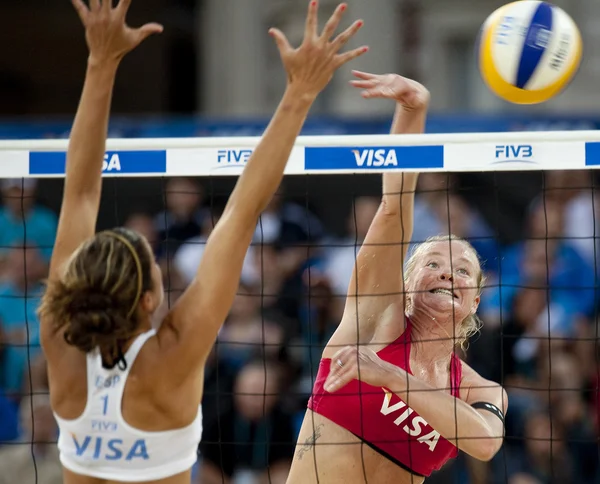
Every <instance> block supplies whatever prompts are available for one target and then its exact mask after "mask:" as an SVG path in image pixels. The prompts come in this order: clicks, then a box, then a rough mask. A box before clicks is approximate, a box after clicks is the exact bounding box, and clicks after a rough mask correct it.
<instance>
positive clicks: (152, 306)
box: [140, 291, 157, 313]
mask: <svg viewBox="0 0 600 484" xmlns="http://www.w3.org/2000/svg"><path fill="white" fill-rule="evenodd" d="M154 299H155V298H154V296H153V294H152V292H151V291H146V292H145V293H144V294H142V297H141V298H140V306H141V307H142V309H143V310H144V312H145V313H153V312H154V311H155V310H156V306H157V304H156V301H155V300H154Z"/></svg>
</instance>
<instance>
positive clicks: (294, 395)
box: [0, 171, 600, 484]
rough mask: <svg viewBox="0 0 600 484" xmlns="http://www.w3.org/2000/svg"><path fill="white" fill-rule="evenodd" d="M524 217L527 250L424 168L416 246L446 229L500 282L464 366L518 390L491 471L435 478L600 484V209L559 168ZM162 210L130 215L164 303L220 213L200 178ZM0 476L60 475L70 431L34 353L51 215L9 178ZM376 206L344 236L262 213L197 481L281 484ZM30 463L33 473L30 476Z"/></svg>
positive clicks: (288, 207)
mask: <svg viewBox="0 0 600 484" xmlns="http://www.w3.org/2000/svg"><path fill="white" fill-rule="evenodd" d="M544 178H545V187H544V190H543V192H541V193H540V195H539V197H538V198H537V199H535V200H534V201H533V202H532V203H531V205H530V206H529V207H528V210H527V213H526V216H525V227H523V233H524V234H526V236H525V237H524V238H523V240H521V241H518V242H517V243H510V244H504V245H503V244H501V243H500V242H499V238H498V237H497V234H496V230H495V229H494V221H493V220H486V219H485V218H484V217H483V216H482V214H481V213H479V211H478V210H477V207H475V206H472V205H471V204H469V203H468V202H467V200H466V199H465V197H464V196H463V194H461V191H460V190H458V189H457V188H456V187H457V186H458V183H457V180H456V179H455V178H454V176H453V175H449V174H424V175H421V177H420V181H419V187H418V192H417V195H416V201H415V231H414V236H413V243H417V242H419V241H422V240H425V239H426V238H427V237H429V236H432V235H437V234H448V233H449V232H451V233H453V234H455V235H458V236H461V237H464V238H466V239H468V240H469V241H470V242H471V243H472V244H473V245H474V247H475V248H476V249H477V251H478V252H479V255H480V257H481V260H482V265H483V268H484V270H485V273H486V276H487V281H488V282H487V288H486V289H485V291H484V293H483V295H482V303H481V305H480V317H481V319H482V320H483V322H484V326H483V328H482V330H481V333H480V334H479V335H477V336H476V337H474V338H473V339H472V341H471V342H470V347H469V349H468V351H467V352H466V354H461V356H462V357H463V358H464V359H465V360H466V361H467V362H468V363H469V364H470V365H472V366H473V367H474V368H475V369H476V370H477V371H478V372H480V373H481V374H482V375H483V376H484V377H486V378H490V379H492V380H495V381H498V382H501V383H502V384H503V385H504V386H505V388H506V389H507V392H508V395H509V411H508V414H507V416H506V439H505V444H504V446H503V448H502V450H501V451H500V452H499V454H498V455H497V456H496V457H495V458H494V459H493V460H492V461H491V462H489V463H481V462H476V461H474V460H472V459H470V458H468V457H467V456H465V455H461V456H460V457H459V458H458V459H457V460H455V461H453V462H451V463H449V464H448V465H447V466H446V467H445V468H444V469H442V470H441V471H440V472H439V473H437V474H435V475H434V476H432V478H431V479H429V480H428V481H427V482H431V483H446V482H448V483H450V482H452V483H465V484H496V483H506V482H508V483H510V484H551V483H552V484H553V483H559V482H560V483H569V482H581V483H594V482H600V468H599V465H600V464H599V462H600V460H599V457H598V436H599V430H600V429H599V422H598V417H599V416H600V401H599V400H598V396H599V392H598V385H599V384H600V382H598V379H599V376H600V361H599V360H598V358H597V355H598V354H599V353H598V326H597V320H596V316H595V314H596V306H597V302H598V301H599V298H598V296H597V295H596V291H595V288H596V287H597V286H598V284H597V282H596V278H597V275H598V274H599V271H600V264H597V263H596V252H597V248H599V249H600V246H598V243H597V240H598V239H597V238H596V237H595V224H596V220H600V217H599V216H598V215H597V214H598V213H600V203H597V200H596V198H597V197H596V198H595V195H596V194H595V192H594V190H593V189H592V187H593V182H592V174H591V173H590V172H587V171H572V172H571V171H569V172H561V171H553V172H547V173H546V174H545V177H544ZM165 190H166V196H165V206H164V210H163V211H162V212H161V213H158V214H156V213H143V212H135V213H133V214H131V215H130V216H129V218H128V219H127V222H126V225H127V226H128V227H130V228H132V229H135V230H137V231H139V232H141V233H142V234H144V235H145V236H146V237H147V238H148V240H149V241H150V242H151V245H152V247H153V249H154V251H155V252H156V256H157V258H158V260H159V261H160V263H161V265H162V267H163V275H164V279H165V280H164V284H165V288H166V289H167V297H166V298H165V303H164V307H163V308H161V310H160V311H159V314H157V315H156V318H157V324H158V322H159V321H160V319H161V315H164V313H165V311H166V310H167V308H168V307H169V305H172V304H174V303H175V302H176V301H177V298H178V297H179V295H180V294H181V293H182V292H183V291H184V290H185V287H186V285H187V284H188V283H189V282H190V281H191V280H192V278H193V277H194V275H195V271H196V268H197V267H198V263H199V261H200V260H201V258H202V255H203V250H204V246H205V243H206V240H207V238H208V236H209V235H210V233H211V230H212V229H213V227H214V225H215V223H216V222H217V221H218V219H219V215H220V213H221V211H222V207H219V206H218V204H214V203H211V202H212V201H211V200H210V198H211V197H210V193H207V191H206V190H205V189H203V186H202V185H201V184H200V182H199V180H196V179H183V178H181V179H180V178H171V179H169V180H168V181H167V182H166V187H165ZM1 195H2V201H3V204H2V207H1V208H0V228H1V229H0V247H1V248H2V249H1V252H0V468H1V469H2V472H1V473H0V484H3V483H5V482H6V483H8V482H10V483H15V482H23V483H25V482H35V480H34V479H35V478H36V476H37V482H38V483H40V484H54V483H60V482H62V480H61V472H60V465H59V462H58V456H57V451H56V446H55V442H56V438H57V427H56V424H55V422H54V419H53V416H52V412H51V410H50V407H49V399H48V383H47V378H46V369H45V362H44V359H43V355H42V353H41V350H40V346H39V323H38V320H37V318H36V314H35V311H36V307H37V305H38V303H39V299H40V294H41V292H42V288H43V286H42V281H43V278H44V277H45V275H46V274H47V266H48V261H49V256H50V254H51V250H52V245H53V241H54V237H55V232H56V223H57V217H56V214H55V213H53V212H52V211H50V210H48V209H47V208H45V207H43V206H42V205H41V204H39V202H38V201H37V199H36V182H35V181H34V180H4V181H2V182H1ZM378 205H379V199H378V198H373V197H357V198H356V199H354V201H353V203H352V206H351V207H348V208H349V211H348V216H347V223H346V227H347V228H346V233H345V235H344V236H343V237H339V236H334V235H333V234H331V233H330V232H329V231H328V229H327V227H326V226H324V224H323V223H322V222H321V221H320V219H319V214H318V207H317V208H315V209H314V211H312V210H310V209H308V208H307V207H306V204H303V203H297V202H295V201H293V200H291V199H290V198H289V197H286V193H285V189H282V190H280V192H278V194H277V195H276V196H275V197H274V198H273V200H272V202H271V203H270V205H269V207H268V208H267V210H265V212H264V213H263V215H262V216H261V219H260V223H259V224H258V226H257V229H256V233H255V237H254V241H253V245H252V246H251V248H250V249H249V251H248V254H247V257H246V261H245V264H244V268H243V271H242V277H241V282H240V287H239V291H238V295H237V297H236V300H235V302H234V305H233V307H232V308H231V312H230V314H229V316H228V318H227V321H226V322H225V324H224V326H223V328H222V330H221V332H220V334H219V336H218V340H217V343H216V344H215V347H214V350H213V352H212V355H211V357H210V362H209V364H208V367H207V370H206V375H205V397H204V401H203V413H204V432H203V439H202V443H201V444H200V448H199V453H200V459H199V463H198V465H197V466H196V468H195V469H194V480H195V483H196V484H213V483H215V484H216V483H231V484H249V483H263V482H273V483H284V482H285V479H286V477H287V472H288V469H289V465H290V462H291V459H292V456H293V453H294V449H295V441H296V435H297V433H298V430H299V427H300V423H301V420H302V418H303V415H304V411H305V408H306V402H307V400H308V397H309V395H310V391H311V388H312V382H313V379H314V377H315V375H316V373H317V369H318V364H319V359H320V355H321V352H322V350H323V348H324V345H325V344H326V343H327V341H328V339H329V337H330V336H331V334H332V333H333V332H334V331H335V329H336V325H337V324H338V322H339V321H340V316H341V311H342V309H343V304H344V299H345V293H346V289H347V286H348V283H349V280H350V275H351V273H352V270H353V267H354V263H355V256H356V252H357V251H358V249H359V247H360V244H361V242H362V241H363V240H364V237H365V235H366V232H367V230H368V228H369V225H370V223H371V220H372V219H373V216H374V215H375V212H376V210H377V207H378ZM34 458H35V466H34Z"/></svg>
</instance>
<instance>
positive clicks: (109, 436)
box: [55, 330, 202, 482]
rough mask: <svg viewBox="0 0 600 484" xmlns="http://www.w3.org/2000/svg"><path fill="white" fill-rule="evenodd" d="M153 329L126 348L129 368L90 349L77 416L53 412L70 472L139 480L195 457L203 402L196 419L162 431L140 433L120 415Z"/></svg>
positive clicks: (178, 468) (177, 468)
mask: <svg viewBox="0 0 600 484" xmlns="http://www.w3.org/2000/svg"><path fill="white" fill-rule="evenodd" d="M154 334H155V331H154V330H152V331H148V332H147V333H144V334H142V335H140V336H138V337H137V338H136V339H135V341H134V342H133V344H132V345H131V347H130V348H129V350H128V351H127V353H126V354H125V361H126V362H127V369H126V370H125V371H122V370H119V369H118V368H117V367H115V368H113V369H112V370H107V369H105V368H103V367H102V358H101V356H100V352H99V351H98V350H95V351H93V352H91V353H88V355H87V356H86V359H87V382H88V384H87V386H88V393H87V404H86V407H85V410H84V411H83V414H82V415H81V416H80V417H79V418H77V419H75V420H64V419H61V418H60V417H58V416H57V415H56V414H55V418H56V421H57V422H58V427H59V430H60V436H59V438H58V449H59V451H60V461H61V463H62V464H63V466H64V467H65V468H67V469H69V470H70V471H72V472H74V473H76V474H81V475H84V476H90V477H95V478H98V479H106V480H114V481H122V482H143V481H151V480H157V479H164V478H166V477H170V476H173V475H176V474H179V473H181V472H184V471H186V470H188V469H189V468H190V467H192V466H193V465H194V463H195V462H196V460H197V449H198V444H199V442H200V438H201V437H202V407H201V406H200V407H199V408H198V414H197V416H196V419H195V420H194V422H193V423H192V424H191V425H189V426H187V427H184V428H180V429H177V430H169V431H165V432H143V431H141V430H138V429H135V428H133V427H131V426H130V425H128V424H127V423H126V422H125V420H124V419H123V415H122V414H121V400H122V398H123V389H124V388H125V383H126V382H127V377H128V376H129V371H130V369H131V367H132V366H133V362H134V361H135V358H136V357H137V355H138V353H139V351H140V349H141V348H142V346H143V345H144V343H145V342H146V341H147V340H148V339H149V338H150V337H152V336H153V335H154Z"/></svg>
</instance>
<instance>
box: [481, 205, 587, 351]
mask: <svg viewBox="0 0 600 484" xmlns="http://www.w3.org/2000/svg"><path fill="white" fill-rule="evenodd" d="M563 215H564V214H563V212H562V206H561V205H560V204H558V203H556V202H554V201H552V200H546V201H545V202H543V201H539V200H538V201H537V202H535V203H534V205H533V206H532V208H531V212H530V214H529V218H528V221H527V224H528V226H527V230H526V232H527V234H528V239H527V240H525V241H523V242H519V243H517V244H514V245H513V246H511V247H509V248H507V249H506V250H505V251H504V253H503V255H502V265H501V280H500V282H501V284H502V287H501V289H500V288H499V287H498V286H497V282H498V281H491V282H490V284H489V287H488V289H486V290H485V292H486V293H487V294H486V296H485V297H482V305H481V306H480V311H481V313H482V314H483V316H484V320H485V321H486V322H487V323H488V324H491V325H498V324H499V323H500V315H501V313H502V314H503V315H504V316H503V317H504V318H506V315H508V314H510V308H511V306H512V303H513V299H514V297H515V295H516V293H517V291H518V288H519V287H522V286H529V287H533V286H532V285H533V284H537V287H540V288H546V286H549V287H548V291H549V292H548V295H549V301H548V305H547V306H546V307H545V308H544V309H543V310H542V311H541V312H540V314H539V315H538V318H537V319H536V322H535V325H533V326H532V327H531V329H530V330H529V331H527V333H525V336H547V335H548V334H551V335H552V336H554V337H571V336H573V335H574V334H575V330H576V327H575V322H576V321H577V319H578V318H580V317H581V316H588V315H589V314H591V312H592V309H593V306H594V280H595V278H594V271H593V269H592V267H591V266H590V265H588V264H587V263H586V262H585V260H584V259H583V258H582V257H581V256H580V255H579V254H578V252H577V251H576V250H575V249H574V248H573V247H572V246H571V245H570V244H569V242H568V241H567V240H565V239H564V219H563ZM541 281H543V285H541V286H540V284H541ZM536 351H537V343H536V341H535V340H533V339H524V338H522V340H521V341H519V343H518V344H517V345H516V346H515V352H516V353H518V355H519V356H518V357H519V358H520V359H527V358H531V357H532V356H533V355H534V354H535V353H536Z"/></svg>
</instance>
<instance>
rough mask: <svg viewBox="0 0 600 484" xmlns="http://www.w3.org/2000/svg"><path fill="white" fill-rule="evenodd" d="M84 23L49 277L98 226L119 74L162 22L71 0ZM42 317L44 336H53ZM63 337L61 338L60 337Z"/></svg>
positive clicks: (122, 5)
mask: <svg viewBox="0 0 600 484" xmlns="http://www.w3.org/2000/svg"><path fill="white" fill-rule="evenodd" d="M72 2H73V5H74V7H75V9H76V10H77V13H78V14H79V17H80V19H81V21H82V23H83V25H84V27H85V33H86V40H87V44H88V48H89V57H88V62H87V71H86V75H85V81H84V85H83V92H82V94H81V99H80V102H79V107H78V109H77V114H76V115H75V120H74V122H73V127H72V130H71V136H70V140H69V148H68V151H67V162H66V177H65V186H64V193H63V200H62V205H61V210H60V217H59V221H58V229H57V234H56V243H55V246H54V251H53V253H52V258H51V261H50V274H49V278H50V279H54V278H58V277H59V276H60V271H61V268H62V267H63V265H64V264H65V262H66V261H67V260H68V259H69V258H70V257H71V255H72V254H73V253H74V252H75V250H76V249H77V248H78V247H79V246H80V245H81V243H82V242H84V241H85V240H87V239H89V238H90V237H92V236H93V235H94V233H95V231H96V219H97V217H98V209H99V206H100V194H101V189H102V179H101V175H102V163H103V160H104V152H105V149H106V136H107V131H108V118H109V113H110V104H111V99H112V92H113V86H114V82H115V76H116V73H117V69H118V66H119V63H120V62H121V59H123V57H124V56H125V54H127V53H128V52H129V51H130V50H132V49H134V48H135V47H136V46H137V45H139V44H140V43H141V42H142V41H143V40H144V39H145V38H146V37H148V36H149V35H151V34H153V33H159V32H161V31H162V27H161V26H160V25H158V24H147V25H144V26H143V27H141V28H139V29H131V28H129V27H127V25H126V24H125V15H126V14H127V9H128V8H129V5H130V3H131V0H121V1H120V2H119V3H118V5H117V6H116V7H114V8H113V7H112V2H109V1H104V2H103V3H102V5H100V2H99V0H90V7H89V8H88V7H87V6H86V5H85V4H84V3H83V2H82V0H72ZM45 326H46V323H45V322H44V321H42V328H41V331H42V339H46V341H48V339H47V338H45V337H47V336H51V332H50V331H49V329H50V328H49V327H48V328H46V327H45ZM58 339H59V340H61V341H62V338H58Z"/></svg>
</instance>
